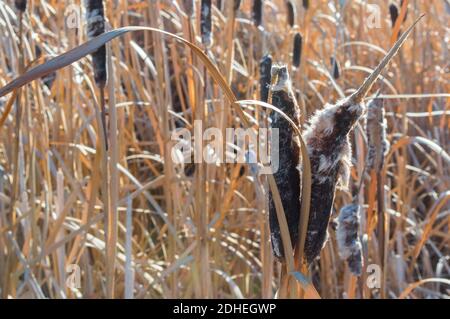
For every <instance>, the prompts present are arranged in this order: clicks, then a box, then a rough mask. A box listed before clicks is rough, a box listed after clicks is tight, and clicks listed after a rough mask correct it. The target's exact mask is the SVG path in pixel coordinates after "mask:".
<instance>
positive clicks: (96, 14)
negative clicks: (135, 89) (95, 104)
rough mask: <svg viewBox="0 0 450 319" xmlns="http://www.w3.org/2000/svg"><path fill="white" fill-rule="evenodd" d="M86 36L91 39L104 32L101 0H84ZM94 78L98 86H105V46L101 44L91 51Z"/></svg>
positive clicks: (103, 10) (103, 13)
mask: <svg viewBox="0 0 450 319" xmlns="http://www.w3.org/2000/svg"><path fill="white" fill-rule="evenodd" d="M84 4H85V7H86V20H87V36H88V38H89V39H93V38H95V37H97V36H99V35H100V34H102V33H104V32H105V9H104V6H103V1H102V0H85V2H84ZM92 65H93V68H94V80H95V83H96V85H97V86H98V87H100V88H102V87H104V86H105V84H106V81H107V71H106V47H105V46H102V47H100V48H98V49H97V50H96V51H95V52H93V53H92Z"/></svg>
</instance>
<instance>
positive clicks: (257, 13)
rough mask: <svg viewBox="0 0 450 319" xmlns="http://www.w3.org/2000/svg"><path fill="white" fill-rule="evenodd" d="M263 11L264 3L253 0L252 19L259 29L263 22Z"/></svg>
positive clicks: (260, 0) (259, 0)
mask: <svg viewBox="0 0 450 319" xmlns="http://www.w3.org/2000/svg"><path fill="white" fill-rule="evenodd" d="M262 10H263V1H262V0H253V9H252V18H253V22H254V23H255V25H256V26H257V27H259V26H260V25H261V22H262Z"/></svg>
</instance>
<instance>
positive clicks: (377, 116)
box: [366, 98, 390, 172]
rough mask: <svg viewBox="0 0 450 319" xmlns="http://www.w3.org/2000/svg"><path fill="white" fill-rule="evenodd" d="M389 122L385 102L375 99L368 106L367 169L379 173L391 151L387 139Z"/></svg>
mask: <svg viewBox="0 0 450 319" xmlns="http://www.w3.org/2000/svg"><path fill="white" fill-rule="evenodd" d="M386 128H387V121H386V118H385V111H384V105H383V100H382V99H378V98H375V99H373V100H371V101H370V102H369V103H368V104H367V116H366V134H367V144H368V148H369V149H368V152H367V168H368V169H369V171H370V170H372V169H374V170H376V171H377V172H379V171H380V170H381V168H382V167H383V164H384V158H385V156H386V154H387V152H388V151H389V144H390V143H389V141H388V140H387V138H386Z"/></svg>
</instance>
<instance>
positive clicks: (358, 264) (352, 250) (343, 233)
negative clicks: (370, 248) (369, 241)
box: [336, 204, 363, 276]
mask: <svg viewBox="0 0 450 319" xmlns="http://www.w3.org/2000/svg"><path fill="white" fill-rule="evenodd" d="M359 224H360V206H359V205H356V204H350V205H346V206H344V207H342V209H341V211H340V212H339V217H338V220H337V228H336V239H337V243H338V248H339V256H340V257H341V259H343V260H345V261H347V264H348V267H349V269H350V271H351V272H352V274H354V275H355V276H360V275H361V272H362V267H363V259H362V245H361V240H360V239H359V236H358V233H359Z"/></svg>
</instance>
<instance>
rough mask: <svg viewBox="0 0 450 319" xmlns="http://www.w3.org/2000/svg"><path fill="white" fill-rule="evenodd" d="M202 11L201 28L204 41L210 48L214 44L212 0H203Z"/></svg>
mask: <svg viewBox="0 0 450 319" xmlns="http://www.w3.org/2000/svg"><path fill="white" fill-rule="evenodd" d="M200 11H201V13H200V30H201V34H202V43H203V44H204V45H205V46H206V47H207V48H209V47H210V46H211V45H212V18H211V16H212V7H211V0H202V4H201V10H200Z"/></svg>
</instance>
